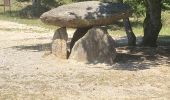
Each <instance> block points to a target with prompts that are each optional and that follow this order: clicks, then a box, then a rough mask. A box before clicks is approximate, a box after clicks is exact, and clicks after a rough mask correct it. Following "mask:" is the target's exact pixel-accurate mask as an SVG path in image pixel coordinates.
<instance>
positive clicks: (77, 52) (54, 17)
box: [40, 1, 132, 64]
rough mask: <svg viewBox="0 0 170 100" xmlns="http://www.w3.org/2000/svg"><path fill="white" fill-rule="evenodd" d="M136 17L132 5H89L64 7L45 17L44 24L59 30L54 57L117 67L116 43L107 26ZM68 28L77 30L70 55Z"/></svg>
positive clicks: (88, 2)
mask: <svg viewBox="0 0 170 100" xmlns="http://www.w3.org/2000/svg"><path fill="white" fill-rule="evenodd" d="M131 15H132V12H131V9H130V7H129V6H128V5H126V4H122V3H102V2H99V1H85V2H78V3H72V4H67V5H62V6H59V7H57V8H54V9H52V10H50V11H48V12H45V13H44V14H42V15H41V17H40V18H41V20H42V21H43V22H44V23H46V24H50V25H55V26H59V27H60V28H59V29H57V30H56V32H55V34H54V36H53V41H52V53H53V54H54V55H56V56H57V57H59V58H63V59H67V58H68V59H74V60H77V61H80V62H85V63H107V64H113V62H114V59H115V58H116V50H115V43H114V40H113V39H112V37H111V36H110V35H109V34H108V32H107V29H106V28H104V27H103V26H105V25H110V24H113V22H114V21H117V20H120V19H126V18H128V17H129V16H131ZM66 28H76V29H77V30H76V31H75V32H74V35H73V38H72V40H71V43H70V52H69V53H68V50H67V49H68V47H67V41H68V35H67V30H66Z"/></svg>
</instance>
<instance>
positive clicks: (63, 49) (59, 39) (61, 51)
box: [52, 28, 68, 59]
mask: <svg viewBox="0 0 170 100" xmlns="http://www.w3.org/2000/svg"><path fill="white" fill-rule="evenodd" d="M67 40H68V35H67V32H66V28H59V29H57V30H56V32H55V34H54V36H53V41H52V54H54V55H55V56H57V57H58V58H62V59H67Z"/></svg>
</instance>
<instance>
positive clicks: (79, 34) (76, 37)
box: [70, 27, 90, 51]
mask: <svg viewBox="0 0 170 100" xmlns="http://www.w3.org/2000/svg"><path fill="white" fill-rule="evenodd" d="M89 29H90V27H85V28H77V30H76V31H75V32H74V34H73V38H72V40H71V43H70V51H71V50H72V48H73V46H74V44H75V42H76V41H78V40H79V39H80V38H82V37H83V36H84V35H85V34H86V33H87V31H88V30H89Z"/></svg>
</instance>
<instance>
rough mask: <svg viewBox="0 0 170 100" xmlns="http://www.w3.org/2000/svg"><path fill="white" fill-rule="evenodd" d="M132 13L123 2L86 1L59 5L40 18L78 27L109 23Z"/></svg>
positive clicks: (58, 24) (48, 21)
mask: <svg viewBox="0 0 170 100" xmlns="http://www.w3.org/2000/svg"><path fill="white" fill-rule="evenodd" d="M131 14H132V12H131V9H130V7H129V6H128V5H125V4H122V3H102V2H99V1H85V2H79V3H72V4H67V5H63V6H59V7H58V8H55V9H52V10H50V11H48V12H45V13H44V14H42V16H41V17H40V18H41V20H42V21H43V22H44V23H46V24H52V25H56V26H60V27H71V28H78V27H89V26H101V25H109V24H112V23H113V22H114V21H115V20H119V19H123V18H128V17H129V16H131Z"/></svg>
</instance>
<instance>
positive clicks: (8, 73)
mask: <svg viewBox="0 0 170 100" xmlns="http://www.w3.org/2000/svg"><path fill="white" fill-rule="evenodd" d="M0 23H1V24H0V100H113V99H116V100H117V99H123V100H124V99H127V100H129V99H130V100H133V99H134V100H140V99H141V100H147V99H149V100H150V99H158V100H159V99H160V100H169V99H170V47H167V46H166V47H165V46H159V47H158V48H142V47H135V48H132V47H131V48H129V47H118V48H117V52H118V54H117V59H116V60H115V64H114V65H112V66H109V65H105V64H83V63H79V62H76V61H71V60H61V59H57V58H56V57H55V56H53V55H51V54H50V43H51V39H52V36H53V33H54V32H53V31H51V30H48V29H44V28H40V27H35V26H28V25H23V24H18V23H15V22H9V21H2V20H0ZM120 39H121V38H120ZM119 41H120V40H119Z"/></svg>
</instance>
